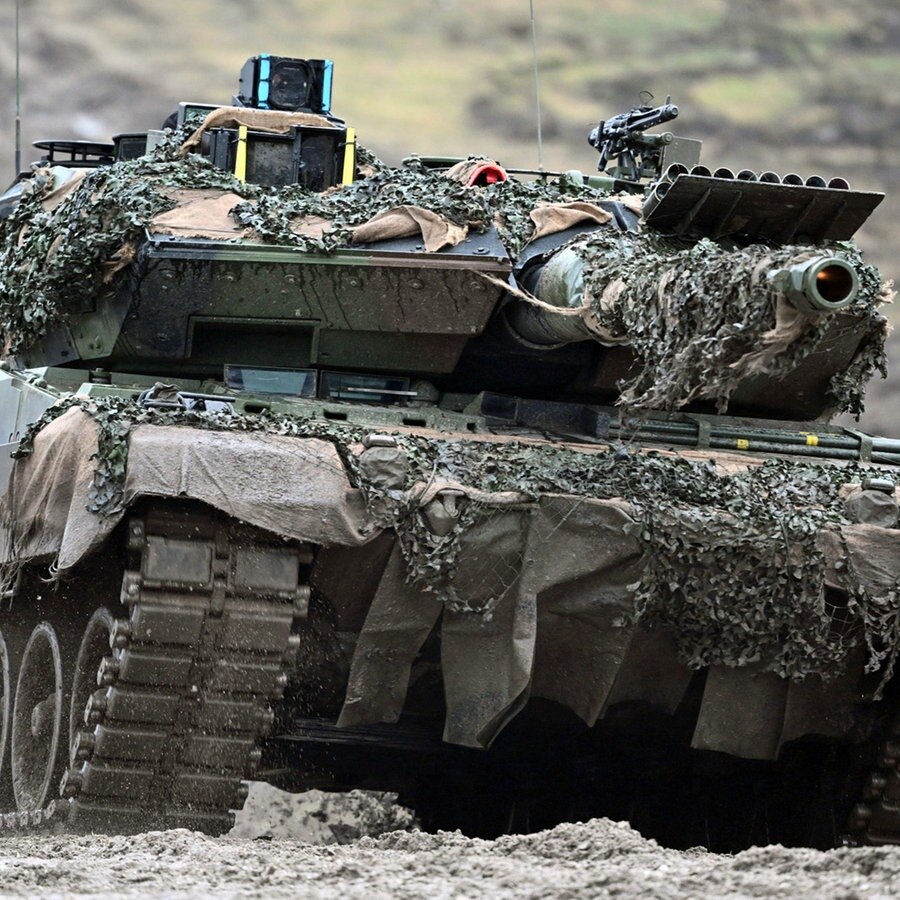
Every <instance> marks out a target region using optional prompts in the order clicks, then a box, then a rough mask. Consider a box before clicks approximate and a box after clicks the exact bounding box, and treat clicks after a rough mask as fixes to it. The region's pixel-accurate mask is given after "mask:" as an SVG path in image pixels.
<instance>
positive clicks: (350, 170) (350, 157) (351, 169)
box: [341, 128, 356, 184]
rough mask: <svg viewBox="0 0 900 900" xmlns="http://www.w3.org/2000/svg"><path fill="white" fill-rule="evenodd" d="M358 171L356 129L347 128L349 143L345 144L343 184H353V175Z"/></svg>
mask: <svg viewBox="0 0 900 900" xmlns="http://www.w3.org/2000/svg"><path fill="white" fill-rule="evenodd" d="M355 172H356V129H355V128H348V129H347V143H346V145H345V146H344V171H343V172H342V174H341V184H353V175H354V173H355Z"/></svg>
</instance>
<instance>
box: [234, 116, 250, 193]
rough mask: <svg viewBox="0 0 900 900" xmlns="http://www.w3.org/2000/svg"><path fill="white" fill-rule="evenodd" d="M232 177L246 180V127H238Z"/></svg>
mask: <svg viewBox="0 0 900 900" xmlns="http://www.w3.org/2000/svg"><path fill="white" fill-rule="evenodd" d="M234 177H235V178H237V180H238V181H246V180H247V126H246V125H238V145H237V155H236V156H235V158H234Z"/></svg>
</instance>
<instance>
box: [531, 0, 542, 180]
mask: <svg viewBox="0 0 900 900" xmlns="http://www.w3.org/2000/svg"><path fill="white" fill-rule="evenodd" d="M528 5H529V7H530V9H531V56H532V60H533V62H534V107H535V112H536V114H537V151H538V169H539V170H540V171H541V172H543V171H544V143H543V139H542V129H541V76H540V72H539V70H538V55H537V25H536V23H535V20H534V0H528Z"/></svg>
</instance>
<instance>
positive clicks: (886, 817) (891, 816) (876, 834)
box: [844, 714, 900, 846]
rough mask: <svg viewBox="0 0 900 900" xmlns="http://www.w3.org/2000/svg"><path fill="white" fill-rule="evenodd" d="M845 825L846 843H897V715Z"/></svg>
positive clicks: (899, 754)
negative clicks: (846, 826)
mask: <svg viewBox="0 0 900 900" xmlns="http://www.w3.org/2000/svg"><path fill="white" fill-rule="evenodd" d="M848 824H849V829H850V833H849V834H848V835H847V836H846V837H845V838H844V843H845V844H847V845H851V846H858V845H871V846H884V845H900V714H898V715H897V716H895V717H894V719H893V721H892V723H891V725H890V727H889V728H888V731H887V736H886V740H885V741H883V742H882V744H881V747H880V748H879V752H878V756H877V757H876V761H875V765H874V767H873V768H872V770H871V771H870V773H869V775H868V778H867V779H866V781H865V784H864V785H863V789H862V796H861V797H860V802H859V803H857V804H856V806H854V807H853V810H852V812H851V813H850V821H849V823H848Z"/></svg>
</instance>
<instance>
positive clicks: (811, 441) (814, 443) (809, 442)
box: [806, 434, 819, 447]
mask: <svg viewBox="0 0 900 900" xmlns="http://www.w3.org/2000/svg"><path fill="white" fill-rule="evenodd" d="M806 446H807V447H818V446H819V436H818V435H817V434H808V435H807V436H806Z"/></svg>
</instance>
